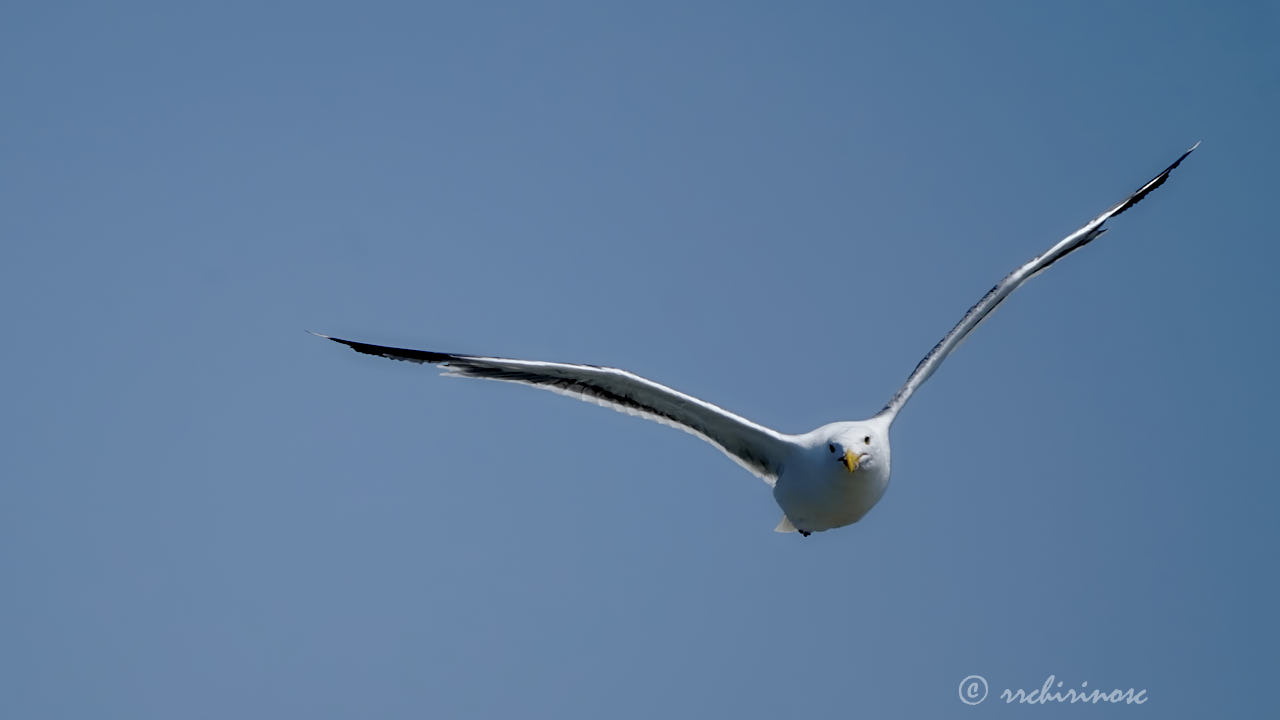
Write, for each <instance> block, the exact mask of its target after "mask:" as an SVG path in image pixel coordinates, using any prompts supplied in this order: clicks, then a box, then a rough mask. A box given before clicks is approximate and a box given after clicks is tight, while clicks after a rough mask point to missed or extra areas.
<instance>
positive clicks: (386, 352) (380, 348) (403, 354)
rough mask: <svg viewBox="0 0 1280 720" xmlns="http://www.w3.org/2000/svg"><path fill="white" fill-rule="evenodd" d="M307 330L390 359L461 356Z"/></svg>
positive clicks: (428, 359) (428, 360) (431, 359)
mask: <svg viewBox="0 0 1280 720" xmlns="http://www.w3.org/2000/svg"><path fill="white" fill-rule="evenodd" d="M307 332H309V333H311V334H312V335H315V336H316V337H319V338H324V339H325V340H332V341H334V342H336V343H340V344H342V345H346V346H347V347H349V348H351V349H352V350H355V351H356V352H358V353H364V354H365V355H376V356H378V357H384V358H387V359H389V360H405V361H408V362H416V363H442V362H449V361H450V360H453V359H456V358H458V357H459V356H458V355H452V354H450V353H438V352H432V351H430V350H413V349H411V348H397V347H389V346H386V345H372V344H370V343H362V342H356V341H355V340H343V339H342V338H336V337H332V336H329V335H322V334H320V333H318V332H315V331H313V330H308V331H307Z"/></svg>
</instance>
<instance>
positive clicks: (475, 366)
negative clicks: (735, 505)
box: [312, 333, 795, 485]
mask: <svg viewBox="0 0 1280 720" xmlns="http://www.w3.org/2000/svg"><path fill="white" fill-rule="evenodd" d="M312 334H313V335H318V336H319V337H322V338H325V339H327V340H332V341H334V342H338V343H342V344H343V345H346V346H347V347H350V348H351V349H352V350H355V351H356V352H362V353H365V354H367V355H377V356H380V357H384V358H390V359H392V360H406V361H408V362H415V363H430V364H433V365H441V366H443V367H444V368H445V372H444V374H445V375H449V376H454V377H470V378H483V379H486V380H502V381H504V382H514V383H521V384H524V385H532V386H534V387H537V388H542V389H544V390H550V391H552V392H555V393H560V394H561V395H568V396H569V397H575V398H578V399H579V400H585V401H587V402H593V403H596V404H597V405H601V406H603V407H608V408H613V409H614V410H617V411H618V412H623V413H627V414H628V415H638V416H640V417H643V418H648V419H649V420H653V421H655V422H659V423H662V424H663V425H670V426H671V427H674V428H679V429H680V430H684V431H685V432H688V433H691V434H693V435H697V436H698V437H700V438H702V439H703V440H706V441H707V442H709V443H711V444H712V445H715V446H716V447H718V448H720V449H721V450H722V451H724V453H725V454H726V455H728V456H729V457H730V458H731V459H732V460H734V461H735V462H737V463H738V464H739V465H741V466H742V467H744V468H746V469H747V470H750V471H751V472H752V473H755V474H756V475H758V476H759V477H760V478H761V479H763V480H764V481H765V482H766V483H768V484H769V485H773V484H774V482H776V481H777V479H778V472H779V471H780V470H781V467H782V462H783V460H784V459H785V458H786V456H787V455H788V453H789V452H790V451H791V450H792V449H793V448H794V447H795V444H794V442H793V441H792V440H791V439H790V438H788V437H787V436H786V435H783V434H781V433H778V432H775V431H774V430H771V429H769V428H767V427H764V426H763V425H757V424H756V423H753V422H751V421H750V420H747V419H745V418H742V417H739V416H737V415H734V414H733V413H731V412H729V411H727V410H723V409H721V408H718V407H716V406H715V405H712V404H711V403H708V402H704V401H702V400H699V399H698V398H696V397H693V396H691V395H685V394H684V393H682V392H679V391H676V390H672V389H671V388H669V387H667V386H665V385H660V384H658V383H656V382H653V381H652V380H646V379H645V378H642V377H640V376H639V375H635V374H633V373H629V372H627V371H626V370H619V369H617V368H611V367H598V366H595V365H570V364H567V363H554V362H539V361H536V360H512V359H509V358H496V357H478V356H475V355H454V354H451V353H441V352H431V351H429V350H409V349H405V348H393V347H384V346H382V345H369V344H367V343H362V342H355V341H353V340H343V339H341V338H336V337H329V336H328V335H320V334H319V333H312Z"/></svg>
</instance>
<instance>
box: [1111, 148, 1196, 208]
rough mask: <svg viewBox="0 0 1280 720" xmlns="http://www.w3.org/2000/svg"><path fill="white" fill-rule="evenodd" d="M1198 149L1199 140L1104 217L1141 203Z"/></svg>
mask: <svg viewBox="0 0 1280 720" xmlns="http://www.w3.org/2000/svg"><path fill="white" fill-rule="evenodd" d="M1198 147H1200V141H1199V140H1197V141H1196V144H1195V145H1192V146H1191V147H1189V148H1187V150H1186V152H1184V153H1182V154H1181V155H1179V156H1178V159H1177V160H1174V161H1173V164H1171V165H1169V167H1167V168H1165V169H1164V171H1163V172H1161V173H1160V174H1159V175H1156V176H1155V177H1153V178H1151V179H1150V180H1148V181H1147V183H1146V184H1145V185H1143V186H1142V187H1140V188H1138V189H1137V191H1136V192H1134V193H1133V194H1132V195H1130V196H1129V197H1127V198H1125V200H1124V202H1122V203H1120V204H1119V205H1116V206H1115V209H1114V210H1112V211H1111V212H1109V213H1107V214H1106V215H1105V216H1104V217H1105V218H1113V217H1115V216H1117V215H1119V214H1120V213H1122V212H1124V211H1125V210H1128V209H1129V208H1131V207H1133V206H1134V205H1137V204H1138V203H1140V202H1142V199H1143V198H1145V197H1146V196H1147V195H1149V194H1151V191H1152V190H1155V189H1156V188H1158V187H1160V186H1161V185H1163V184H1164V181H1165V180H1168V179H1169V173H1171V172H1173V171H1174V169H1175V168H1177V167H1178V166H1179V165H1181V164H1182V161H1183V160H1186V159H1187V156H1188V155H1190V154H1191V153H1193V152H1195V149H1196V148H1198Z"/></svg>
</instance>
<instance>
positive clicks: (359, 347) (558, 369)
mask: <svg viewBox="0 0 1280 720" xmlns="http://www.w3.org/2000/svg"><path fill="white" fill-rule="evenodd" d="M1199 146H1200V143H1198V142H1197V143H1196V144H1195V145H1192V146H1191V148H1189V149H1188V150H1187V151H1186V152H1184V153H1183V154H1182V155H1181V156H1180V157H1179V158H1178V159H1177V160H1175V161H1174V162H1173V164H1172V165H1170V166H1169V167H1167V168H1165V169H1164V171H1162V172H1161V173H1160V174H1159V175H1156V176H1155V177H1154V178H1152V179H1151V180H1149V181H1148V182H1147V183H1146V184H1144V185H1143V186H1142V187H1140V188H1138V189H1137V190H1136V191H1134V192H1133V194H1131V195H1129V197H1127V198H1125V199H1124V200H1123V201H1121V202H1120V203H1117V204H1116V205H1113V206H1111V207H1110V208H1109V209H1108V210H1107V211H1106V212H1103V213H1102V214H1101V215H1098V216H1097V217H1095V218H1094V219H1092V220H1090V221H1089V222H1088V223H1086V224H1085V225H1084V226H1083V227H1081V228H1080V229H1079V230H1076V231H1075V232H1073V233H1071V234H1070V235H1068V236H1067V237H1065V238H1063V239H1062V240H1059V241H1058V242H1057V243H1056V244H1054V245H1053V246H1052V247H1050V248H1049V249H1048V250H1046V251H1044V252H1043V253H1041V254H1039V255H1037V256H1036V257H1034V258H1032V259H1031V260H1030V261H1029V262H1027V263H1026V264H1024V265H1022V266H1021V267H1019V268H1017V269H1016V270H1014V271H1013V272H1011V273H1009V274H1008V275H1007V276H1005V278H1004V279H1003V280H1001V281H1000V282H999V283H997V284H996V285H995V287H992V288H991V290H989V291H988V292H987V294H986V295H983V296H982V299H981V300H979V301H978V302H977V303H976V304H974V305H973V307H971V308H969V311H968V312H966V313H965V314H964V317H962V318H960V322H958V323H956V325H955V327H953V328H951V331H950V332H948V333H947V334H946V335H945V336H944V337H943V338H942V340H940V341H939V342H938V344H937V345H934V346H933V349H932V350H930V351H929V353H928V354H927V355H925V356H924V359H922V360H921V361H920V363H919V364H917V365H916V368H915V370H913V371H912V372H911V375H910V376H908V377H907V380H906V382H904V383H903V384H902V387H900V388H899V389H898V391H897V392H896V393H894V394H893V397H892V398H891V399H890V400H889V402H888V404H886V405H885V406H884V409H882V410H880V412H878V413H876V414H875V415H873V416H872V417H870V418H868V419H866V420H857V421H842V422H833V423H829V424H827V425H823V426H822V427H819V428H816V429H814V430H810V431H809V432H807V433H802V434H797V435H791V434H786V433H781V432H778V431H777V430H773V429H771V428H768V427H765V426H764V425H760V424H758V423H754V422H752V421H750V420H747V419H746V418H744V417H741V416H739V415H735V414H733V413H731V412H729V411H727V410H725V409H723V408H720V407H717V406H715V405H712V404H711V403H709V402H706V401H705V400H700V399H698V398H696V397H693V396H692V395H686V394H684V393H682V392H680V391H678V390H674V389H672V388H669V387H667V386H665V385H661V384H659V383H656V382H654V381H652V380H649V379H646V378H643V377H640V376H639V375H636V374H634V373H631V372H628V371H626V370H620V369H618V368H614V367H602V366H598V365H576V364H569V363H559V362H542V361H538V360H515V359H511V358H501V357H486V356H482V355H457V354H454V353H445V352H433V351H430V350H411V349H407V348H395V347H387V346H383V345H371V344H369V343H363V342H356V341H354V340H344V339H342V338H336V337H331V336H328V335H321V334H319V333H312V334H313V335H316V336H318V337H321V338H325V339H326V340H332V341H334V342H337V343H341V344H343V345H346V346H347V347H350V348H351V349H352V350H355V351H357V352H361V353H365V354H368V355H376V356H379V357H384V358H389V359H392V360H405V361H408V362H413V363H428V364H431V365H439V366H441V367H442V368H443V369H444V371H443V373H442V374H444V375H446V376H451V377H466V378H482V379H486V380H500V381H503V382H511V383H520V384H523V385H532V386H533V387H537V388H542V389H544V390H550V391H552V392H555V393H559V394H561V395H568V396H569V397H574V398H578V399H579V400H585V401H587V402H593V403H596V404H598V405H601V406H604V407H607V408H612V409H614V410H617V411H619V412H623V413H627V414H629V415H636V416H639V417H642V418H647V419H649V420H653V421H655V422H659V423H662V424H663V425H669V426H671V427H675V428H678V429H680V430H684V431H685V432H688V433H691V434H693V435H696V436H697V437H700V438H702V439H703V440H706V441H707V442H709V443H711V444H712V445H714V446H715V447H717V448H719V449H720V451H721V452H723V453H724V454H725V455H727V456H729V458H730V459H731V460H733V461H734V462H736V463H738V464H739V465H741V466H742V467H744V468H746V469H747V470H748V471H750V472H752V473H754V474H755V475H757V476H759V477H760V478H761V479H762V480H764V481H765V483H766V484H768V485H769V486H770V487H772V488H773V497H774V500H776V501H777V503H778V506H779V507H781V508H782V513H783V515H782V520H781V521H780V522H779V523H778V526H777V527H776V528H774V530H776V531H777V532H783V533H786V532H799V533H800V534H801V535H804V536H806V537H807V536H808V535H809V534H810V533H814V532H821V531H824V530H831V529H833V528H839V527H844V526H846V525H850V524H852V523H855V522H857V521H858V520H860V519H862V517H863V516H864V515H866V514H867V511H869V510H870V509H871V508H872V507H873V506H874V505H875V504H876V503H877V502H879V500H880V498H881V497H883V496H884V493H885V490H886V489H887V488H888V485H889V458H890V453H889V429H890V428H891V427H892V425H893V421H894V419H895V418H897V417H898V413H899V412H900V411H901V410H902V408H903V406H904V405H906V404H907V401H908V400H910V399H911V396H912V395H914V394H915V392H916V391H917V390H919V389H920V386H921V385H923V384H924V383H925V381H926V380H928V379H929V378H930V377H931V376H932V375H933V374H934V372H935V371H937V369H938V366H939V365H941V364H942V361H943V360H945V359H946V358H947V356H948V355H950V354H951V353H952V352H953V351H954V350H955V349H956V347H958V346H959V345H960V343H961V342H962V341H963V340H964V339H965V337H966V336H968V335H969V333H971V332H973V330H974V329H975V328H977V327H978V325H980V324H982V321H983V320H985V319H986V318H987V317H989V316H990V315H991V312H992V311H993V310H995V309H996V308H997V307H998V306H999V305H1000V303H1001V302H1003V301H1004V299H1005V298H1007V297H1009V295H1010V294H1011V293H1012V292H1013V291H1014V290H1017V289H1018V288H1019V287H1022V284H1023V283H1025V282H1026V281H1028V280H1030V279H1031V278H1033V277H1035V276H1036V275H1038V274H1040V273H1042V272H1044V271H1045V270H1046V269H1047V268H1048V267H1049V266H1050V265H1053V264H1054V263H1056V262H1057V261H1059V260H1061V259H1062V258H1064V257H1066V256H1067V255H1069V254H1071V253H1073V252H1075V251H1076V250H1079V249H1080V248H1082V247H1084V246H1085V245H1088V244H1089V243H1091V242H1093V241H1094V240H1097V239H1098V237H1100V236H1101V235H1102V234H1103V233H1104V232H1106V230H1107V228H1105V227H1103V224H1104V223H1106V222H1107V221H1108V220H1110V219H1111V218H1113V217H1116V216H1117V215H1119V214H1121V213H1123V212H1124V211H1125V210H1128V209H1129V208H1131V207H1133V206H1134V205H1136V204H1138V202H1140V201H1141V200H1142V199H1143V198H1145V197H1146V196H1147V195H1148V194H1149V193H1151V192H1152V191H1153V190H1155V189H1156V188H1158V187H1160V186H1161V185H1163V184H1164V182H1165V180H1167V179H1168V177H1169V173H1171V172H1173V169H1174V168H1176V167H1178V165H1179V164H1180V163H1181V162H1182V161H1183V160H1185V159H1186V157H1187V156H1188V155H1190V154H1191V152H1192V151H1193V150H1195V149H1196V148H1197V147H1199ZM309 332H310V331H309Z"/></svg>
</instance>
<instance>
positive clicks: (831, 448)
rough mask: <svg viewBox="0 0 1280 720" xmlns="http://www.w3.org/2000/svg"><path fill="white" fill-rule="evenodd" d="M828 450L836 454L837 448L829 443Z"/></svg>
mask: <svg viewBox="0 0 1280 720" xmlns="http://www.w3.org/2000/svg"><path fill="white" fill-rule="evenodd" d="M827 449H828V450H830V451H831V452H835V451H836V446H835V445H832V444H831V443H827Z"/></svg>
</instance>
